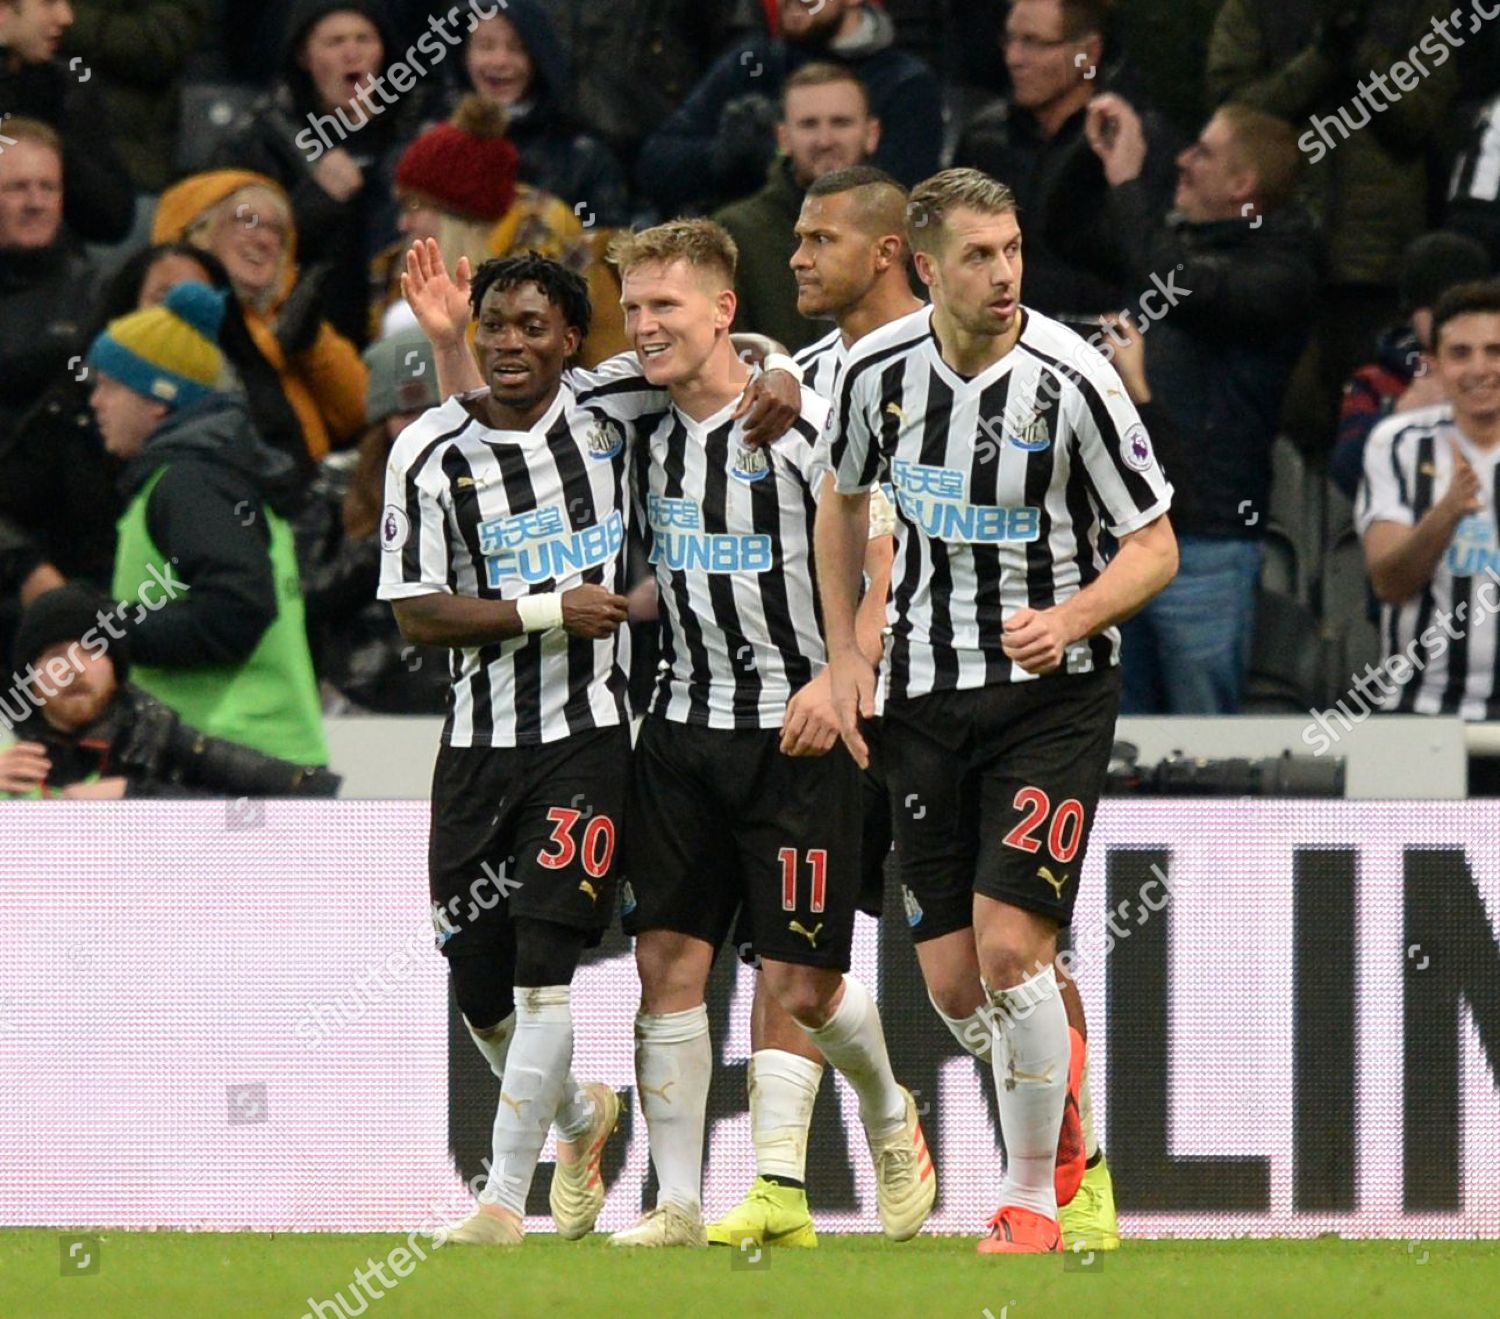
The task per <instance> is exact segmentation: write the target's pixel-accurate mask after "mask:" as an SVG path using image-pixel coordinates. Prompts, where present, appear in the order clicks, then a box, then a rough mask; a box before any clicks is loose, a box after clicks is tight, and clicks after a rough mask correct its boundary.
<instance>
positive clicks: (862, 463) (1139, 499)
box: [825, 307, 1172, 699]
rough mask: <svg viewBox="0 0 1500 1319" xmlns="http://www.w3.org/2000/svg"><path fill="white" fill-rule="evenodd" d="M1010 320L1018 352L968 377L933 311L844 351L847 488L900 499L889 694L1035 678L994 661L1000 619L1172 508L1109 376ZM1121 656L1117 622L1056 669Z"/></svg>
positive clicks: (1059, 595) (832, 438) (841, 426)
mask: <svg viewBox="0 0 1500 1319" xmlns="http://www.w3.org/2000/svg"><path fill="white" fill-rule="evenodd" d="M1020 315H1021V316H1022V317H1023V318H1024V320H1023V323H1022V329H1021V335H1020V339H1019V340H1018V342H1017V343H1016V345H1015V347H1014V348H1013V349H1012V350H1011V351H1010V352H1009V353H1007V354H1006V355H1005V356H1004V357H1003V358H1001V359H1000V360H999V361H998V362H995V363H993V364H992V365H991V366H989V367H988V368H986V369H985V370H984V371H982V372H981V373H980V374H979V375H977V376H975V377H973V378H967V377H964V376H962V375H960V374H958V373H957V372H956V371H954V370H953V369H952V368H951V367H950V366H948V364H947V363H946V362H944V361H943V359H942V355H941V352H940V350H939V346H938V341H937V338H936V336H935V334H934V331H933V328H932V308H930V307H924V308H922V309H921V310H920V311H917V312H913V313H912V314H911V315H910V316H904V317H902V318H901V319H900V320H897V321H892V322H891V323H890V324H888V325H884V326H882V327H881V328H880V329H878V330H875V331H873V332H872V333H870V334H868V335H866V336H865V337H864V338H862V339H860V340H859V342H858V343H856V344H855V345H854V346H853V348H852V349H851V350H850V352H849V359H848V363H847V365H846V367H845V369H844V374H843V377H842V379H841V380H840V382H839V387H838V398H837V399H836V401H835V407H834V410H833V413H832V414H831V416H830V418H829V423H828V433H827V436H826V440H825V448H826V452H827V454H828V460H829V462H830V464H831V465H832V467H833V469H834V471H835V474H836V477H837V488H838V490H839V491H840V493H843V494H855V493H859V492H862V491H866V490H869V489H871V488H872V487H873V486H874V485H876V484H877V483H878V482H890V484H891V485H892V486H893V487H894V488H895V493H896V505H897V514H898V516H897V526H896V559H895V564H894V566H893V568H892V580H891V600H890V605H889V608H888V613H887V618H888V622H889V633H888V636H887V640H886V663H885V664H884V665H883V666H882V668H881V683H882V692H883V694H884V695H885V696H889V697H893V698H897V699H901V698H907V697H913V696H921V695H924V694H926V693H928V692H934V691H948V690H953V689H958V688H974V687H983V686H987V685H989V684H992V683H1002V682H1024V681H1029V680H1031V679H1032V678H1034V677H1035V675H1033V674H1030V673H1027V672H1026V671H1025V670H1024V669H1022V668H1021V667H1020V665H1017V664H1013V663H1012V662H1011V661H1010V660H1009V659H1008V658H1007V657H1006V655H1005V654H1004V652H1003V650H1002V648H1001V637H1002V631H1001V629H1002V624H1003V623H1004V621H1005V620H1006V619H1008V618H1010V617H1011V616H1012V615H1013V614H1015V613H1016V612H1017V611H1019V610H1020V609H1022V608H1028V607H1029V608H1031V609H1037V610H1042V609H1048V608H1051V607H1052V606H1054V605H1057V604H1060V603H1062V602H1063V601H1065V600H1067V599H1069V598H1070V597H1071V596H1073V595H1075V594H1076V593H1077V592H1078V591H1080V590H1082V589H1083V588H1084V587H1086V586H1088V585H1089V583H1090V582H1092V581H1094V580H1095V579H1096V578H1097V577H1098V576H1099V574H1100V573H1101V572H1102V571H1103V570H1104V566H1105V562H1106V557H1105V554H1104V551H1103V549H1102V547H1101V537H1102V536H1103V535H1104V534H1105V533H1106V532H1107V533H1109V534H1110V535H1113V536H1122V535H1125V534H1127V533H1128V532H1131V531H1134V530H1137V529H1139V528H1141V527H1143V526H1145V525H1147V524H1148V523H1150V522H1152V521H1154V520H1155V519H1156V518H1158V517H1159V516H1161V515H1162V514H1163V513H1165V512H1166V511H1167V509H1168V507H1169V505H1170V503H1171V493H1172V491H1171V486H1170V485H1169V484H1168V483H1167V480H1166V477H1165V476H1164V475H1163V473H1162V470H1161V468H1160V466H1159V465H1158V464H1157V461H1156V457H1155V455H1154V453H1153V452H1152V448H1151V443H1150V440H1149V438H1148V437H1147V434H1146V429H1145V427H1144V426H1143V425H1141V420H1140V417H1139V416H1138V415H1137V413H1136V410H1135V407H1134V406H1133V405H1132V403H1131V402H1130V400H1129V398H1128V397H1127V396H1126V394H1125V387H1124V385H1123V383H1122V382H1121V380H1120V378H1119V376H1118V375H1116V373H1115V371H1114V369H1113V367H1111V366H1110V364H1109V363H1108V362H1107V361H1106V360H1105V358H1104V357H1103V356H1102V355H1101V354H1100V353H1099V352H1098V351H1097V350H1095V349H1093V348H1091V347H1089V346H1088V345H1087V344H1086V343H1084V341H1083V340H1082V339H1081V338H1080V337H1079V336H1078V335H1076V334H1074V333H1073V332H1072V331H1071V330H1069V329H1067V328H1066V327H1065V326H1063V325H1060V324H1059V323H1058V322H1056V321H1054V320H1051V319H1049V318H1048V317H1045V316H1041V315H1038V314H1037V313H1036V312H1034V311H1031V310H1029V309H1022V311H1021V312H1020ZM1118 662H1119V633H1118V632H1117V631H1116V630H1115V629H1114V628H1110V629H1108V630H1107V631H1105V632H1104V633H1101V634H1100V635H1099V636H1097V637H1094V638H1092V639H1091V640H1087V641H1081V642H1077V643H1075V644H1074V645H1072V646H1071V647H1069V649H1068V651H1067V654H1066V656H1065V660H1064V669H1065V671H1066V672H1068V673H1088V672H1092V671H1093V670H1095V669H1101V668H1104V667H1107V666H1109V665H1113V664H1117V663H1118Z"/></svg>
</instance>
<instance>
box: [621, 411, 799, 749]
mask: <svg viewBox="0 0 1500 1319" xmlns="http://www.w3.org/2000/svg"><path fill="white" fill-rule="evenodd" d="M737 403H738V400H736V402H735V403H732V404H730V405H728V406H727V407H725V408H723V409H722V410H721V411H720V412H718V413H717V414H715V415H714V416H712V417H709V418H706V419H705V420H703V421H701V422H697V421H694V420H692V418H690V417H688V416H687V415H686V414H685V413H683V412H681V411H679V410H678V409H677V408H676V407H673V408H672V409H671V410H670V411H669V412H668V413H666V415H665V416H663V417H662V418H661V419H660V421H659V422H658V423H657V424H656V425H655V427H654V428H652V429H651V430H650V433H649V435H648V434H646V433H645V429H646V428H645V427H643V428H642V433H641V435H640V441H641V444H640V453H639V455H638V459H637V461H638V463H639V468H638V475H637V481H636V491H637V498H638V499H639V500H640V501H641V505H642V507H641V514H642V516H641V525H642V527H643V528H644V531H645V536H646V542H647V548H648V551H649V556H650V561H651V563H652V564H653V565H654V567H655V571H656V582H657V586H658V588H659V590H660V593H661V652H662V658H661V661H660V663H659V665H658V669H657V678H656V683H655V686H654V689H653V692H652V698H651V713H652V714H653V715H656V716H659V717H662V718H666V719H670V720H672V721H673V722H676V723H689V724H698V725H701V726H704V727H708V728H724V729H735V728H780V727H781V723H782V719H783V717H784V716H785V714H786V703H787V701H788V700H790V699H791V697H792V696H793V694H794V693H795V692H796V691H797V690H798V689H799V688H800V687H802V686H803V685H804V684H806V683H807V682H809V681H810V680H811V679H812V678H813V677H814V676H816V674H817V673H818V672H819V671H820V670H821V669H822V668H823V665H824V663H825V662H826V661H825V652H824V648H823V635H822V614H821V610H820V608H819V605H818V598H817V589H816V587H815V585H814V581H813V561H812V538H813V521H814V518H815V517H816V514H817V493H818V490H819V487H820V485H821V483H822V481H823V479H824V478H825V477H826V476H827V468H826V467H823V466H821V465H819V464H818V462H817V460H816V457H815V447H816V442H817V438H818V434H819V432H820V430H821V428H822V424H823V419H824V417H825V416H826V415H827V412H828V405H827V403H825V402H824V401H823V400H822V399H820V398H818V397H817V396H816V395H815V394H812V393H811V392H809V391H808V390H807V389H806V388H804V389H803V390H802V416H801V418H800V419H799V420H798V421H796V422H795V423H793V426H792V429H791V430H789V431H788V432H787V433H786V434H785V435H784V436H782V438H781V439H780V440H778V441H777V442H776V443H775V444H774V445H772V446H770V448H768V449H752V448H750V447H748V446H747V445H746V444H745V442H744V423H743V421H731V420H730V416H731V414H732V413H733V411H734V408H735V406H736V404H737Z"/></svg>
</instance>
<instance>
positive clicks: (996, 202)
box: [906, 169, 1016, 252]
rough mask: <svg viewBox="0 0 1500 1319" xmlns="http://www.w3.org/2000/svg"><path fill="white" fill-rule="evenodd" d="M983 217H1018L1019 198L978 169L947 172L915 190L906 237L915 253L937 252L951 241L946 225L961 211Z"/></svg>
mask: <svg viewBox="0 0 1500 1319" xmlns="http://www.w3.org/2000/svg"><path fill="white" fill-rule="evenodd" d="M961 207H962V208H966V209H968V210H971V211H978V212H979V214H981V215H1007V214H1014V213H1015V209H1016V194H1015V193H1013V192H1012V191H1011V190H1010V189H1009V188H1007V187H1006V186H1005V184H1003V183H1001V182H1000V180H999V179H994V178H991V177H990V176H989V175H988V174H986V173H984V172H983V171H982V170H977V169H945V170H944V171H943V172H942V173H941V174H934V175H933V176H932V177H931V178H930V179H924V180H923V181H922V182H921V183H919V184H917V186H916V187H915V188H913V189H912V194H911V196H910V197H909V198H908V199H907V203H906V235H907V238H908V240H909V241H910V243H911V246H912V250H913V251H915V252H936V251H938V250H939V249H940V248H941V247H942V245H943V242H944V240H945V239H946V237H947V230H946V229H945V228H944V221H946V220H947V218H948V216H949V215H950V214H952V213H953V212H954V211H956V210H958V209H959V208H961Z"/></svg>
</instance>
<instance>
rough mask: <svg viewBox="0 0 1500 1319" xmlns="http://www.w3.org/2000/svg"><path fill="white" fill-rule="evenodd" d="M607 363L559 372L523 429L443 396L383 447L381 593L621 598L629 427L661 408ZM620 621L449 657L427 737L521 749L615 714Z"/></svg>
mask: <svg viewBox="0 0 1500 1319" xmlns="http://www.w3.org/2000/svg"><path fill="white" fill-rule="evenodd" d="M633 362H634V359H633V358H631V359H629V361H624V362H623V363H622V359H612V361H611V362H610V363H606V364H605V365H604V366H603V367H601V368H600V371H599V372H591V373H583V372H570V373H568V375H567V376H565V377H564V384H563V385H562V388H561V389H560V391H559V393H558V396H557V399H556V400H555V401H554V402H553V404H552V406H551V407H550V408H549V409H548V410H547V413H546V414H545V415H544V416H543V417H542V418H541V419H540V420H539V421H538V422H537V424H536V425H535V426H533V427H532V428H531V429H530V430H529V431H520V432H517V431H499V430H492V429H490V428H489V427H487V426H484V425H482V424H481V423H480V422H479V421H477V420H476V419H475V418H474V417H473V416H472V415H471V414H470V412H469V411H468V409H467V408H466V407H465V403H464V397H458V398H453V399H450V400H448V402H446V403H444V404H443V405H442V406H441V407H437V408H434V409H432V410H431V411H430V412H427V413H425V414H424V415H423V416H422V417H421V418H419V419H418V420H417V421H415V422H413V423H412V425H411V426H409V427H408V428H407V429H406V430H405V431H404V432H402V434H401V436H400V438H399V439H398V440H397V441H396V444H395V446H394V448H393V449H392V451H391V458H390V463H389V466H388V468H387V472H386V497H385V498H386V507H385V509H384V511H383V513H382V515H381V539H382V549H383V550H384V551H385V552H384V553H383V554H382V555H381V581H380V590H379V595H380V598H381V599H383V600H403V599H410V598H412V597H415V596H422V595H430V594H434V593H441V594H447V595H463V596H472V597H475V598H478V599H481V600H515V599H518V598H519V597H521V596H525V595H531V594H536V593H542V592H554V591H556V592H565V591H569V590H571V589H573V588H574V587H576V586H579V585H581V584H583V583H585V582H591V583H595V584H598V585H601V586H604V587H605V588H606V589H608V590H610V591H613V592H615V593H616V594H619V595H623V594H625V589H626V580H625V571H626V568H625V558H626V556H625V553H624V549H625V542H626V536H627V534H628V530H629V500H628V494H627V490H626V481H627V480H628V476H629V470H630V468H629V452H630V446H629V441H628V436H629V429H630V424H631V422H632V421H633V420H634V419H635V418H637V417H639V416H641V415H642V414H645V413H651V412H659V411H661V409H662V408H664V407H665V406H666V395H665V393H663V392H661V391H659V390H655V389H652V388H651V387H650V386H648V385H646V384H645V382H644V381H643V380H641V379H640V378H639V376H638V374H637V372H638V368H634V369H632V364H633ZM628 636H629V631H628V629H627V628H623V627H622V628H621V629H619V631H618V632H617V633H616V634H615V635H614V636H611V637H609V638H607V639H604V640H600V641H591V640H588V639H587V638H583V637H575V636H572V635H570V634H569V633H567V632H565V631H564V630H563V629H562V628H554V629H552V630H551V631H548V632H544V633H536V632H534V633H529V634H527V635H525V636H520V637H514V638H511V639H510V640H506V641H496V642H493V643H491V644H489V645H485V646H476V647H466V648H464V649H462V650H456V651H454V652H453V654H452V656H451V659H450V671H451V676H452V680H453V685H452V688H451V694H450V700H449V713H448V721H447V724H446V725H445V727H444V729H443V741H444V742H445V743H446V744H448V745H450V746H457V747H511V746H531V745H535V744H538V743H542V742H553V741H557V740H558V739H560V738H564V737H568V736H570V735H571V734H574V733H579V732H584V731H587V730H590V729H594V728H605V727H611V726H614V725H617V724H620V723H622V722H624V720H625V718H626V686H627V684H626V672H627V669H628V665H629V655H628Z"/></svg>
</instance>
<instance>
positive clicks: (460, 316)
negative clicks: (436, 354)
mask: <svg viewBox="0 0 1500 1319" xmlns="http://www.w3.org/2000/svg"><path fill="white" fill-rule="evenodd" d="M469 274H470V272H469V258H468V257H466V256H465V257H460V258H459V260H458V269H457V270H456V271H455V272H454V273H453V274H452V275H449V274H448V267H447V266H446V265H445V264H444V262H443V254H442V252H441V251H440V250H439V248H438V245H437V239H435V238H419V239H418V240H417V241H416V242H415V243H413V244H412V245H411V248H410V250H409V251H408V252H407V254H406V272H405V274H403V275H402V276H401V294H402V296H403V297H404V298H405V299H406V301H407V304H408V305H409V306H410V307H411V310H412V314H413V315H414V316H415V317H416V318H417V324H418V325H420V326H421V327H422V333H423V334H425V335H426V336H427V338H428V340H429V341H430V342H431V344H432V346H433V347H434V348H437V349H440V350H441V349H443V348H451V347H452V346H453V345H455V344H459V343H462V342H463V337H464V335H465V334H466V333H468V329H469Z"/></svg>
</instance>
